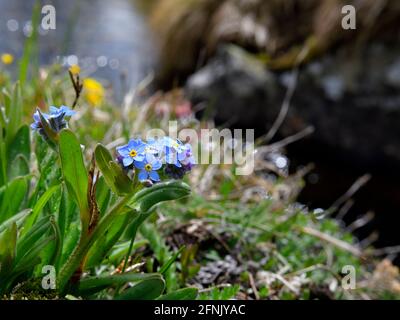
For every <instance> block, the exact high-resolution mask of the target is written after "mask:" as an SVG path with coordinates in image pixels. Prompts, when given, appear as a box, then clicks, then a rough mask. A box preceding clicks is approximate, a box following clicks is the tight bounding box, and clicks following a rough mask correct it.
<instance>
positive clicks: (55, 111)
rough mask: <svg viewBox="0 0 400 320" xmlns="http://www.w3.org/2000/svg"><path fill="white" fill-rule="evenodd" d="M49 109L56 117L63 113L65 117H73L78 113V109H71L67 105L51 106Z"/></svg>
mask: <svg viewBox="0 0 400 320" xmlns="http://www.w3.org/2000/svg"><path fill="white" fill-rule="evenodd" d="M49 110H50V115H51V116H54V117H58V116H60V115H63V117H72V116H73V115H74V114H75V113H76V111H74V110H71V109H70V108H68V107H67V106H61V107H60V108H57V107H54V106H50V107H49Z"/></svg>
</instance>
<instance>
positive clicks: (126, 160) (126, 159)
mask: <svg viewBox="0 0 400 320" xmlns="http://www.w3.org/2000/svg"><path fill="white" fill-rule="evenodd" d="M122 163H123V164H124V166H125V167H128V166H130V165H131V164H132V163H133V159H132V158H131V157H124V158H123V159H122Z"/></svg>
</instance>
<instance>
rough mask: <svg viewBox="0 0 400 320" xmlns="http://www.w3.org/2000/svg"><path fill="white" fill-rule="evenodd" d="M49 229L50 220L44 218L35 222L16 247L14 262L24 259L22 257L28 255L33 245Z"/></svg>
mask: <svg viewBox="0 0 400 320" xmlns="http://www.w3.org/2000/svg"><path fill="white" fill-rule="evenodd" d="M50 229H51V224H50V218H49V217H44V218H43V219H41V220H39V221H38V222H36V223H35V224H34V225H33V227H32V228H31V229H30V230H29V232H27V233H26V234H25V235H23V236H22V237H21V238H20V239H19V241H18V246H17V257H16V262H17V261H19V260H20V259H22V258H23V257H24V255H26V254H28V253H30V252H31V251H32V248H33V247H34V246H35V244H36V243H37V242H38V241H39V240H40V239H41V238H42V237H43V236H44V235H45V234H47V232H48V231H49V230H50Z"/></svg>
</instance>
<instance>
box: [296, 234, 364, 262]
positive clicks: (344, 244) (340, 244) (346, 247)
mask: <svg viewBox="0 0 400 320" xmlns="http://www.w3.org/2000/svg"><path fill="white" fill-rule="evenodd" d="M300 231H301V232H303V233H306V234H308V235H310V236H314V237H317V238H319V239H321V240H323V241H326V242H329V243H331V244H333V245H335V246H336V247H338V248H340V249H343V250H346V251H348V252H350V253H352V254H353V255H355V256H357V257H362V256H363V253H362V252H361V250H360V249H358V248H356V247H354V246H352V245H351V244H349V243H347V242H344V241H342V240H340V239H336V238H334V237H332V236H331V235H329V234H326V233H322V232H320V231H318V230H315V229H313V228H310V227H302V228H300Z"/></svg>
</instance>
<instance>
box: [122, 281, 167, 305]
mask: <svg viewBox="0 0 400 320" xmlns="http://www.w3.org/2000/svg"><path fill="white" fill-rule="evenodd" d="M164 289H165V282H164V280H163V279H162V278H161V277H159V278H151V279H146V280H142V281H140V282H138V283H137V284H135V285H134V286H133V287H131V288H129V289H127V290H125V291H124V292H123V293H122V294H120V295H119V296H117V297H116V298H115V299H116V300H153V299H156V298H158V297H159V296H160V295H161V294H162V293H163V291H164Z"/></svg>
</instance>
